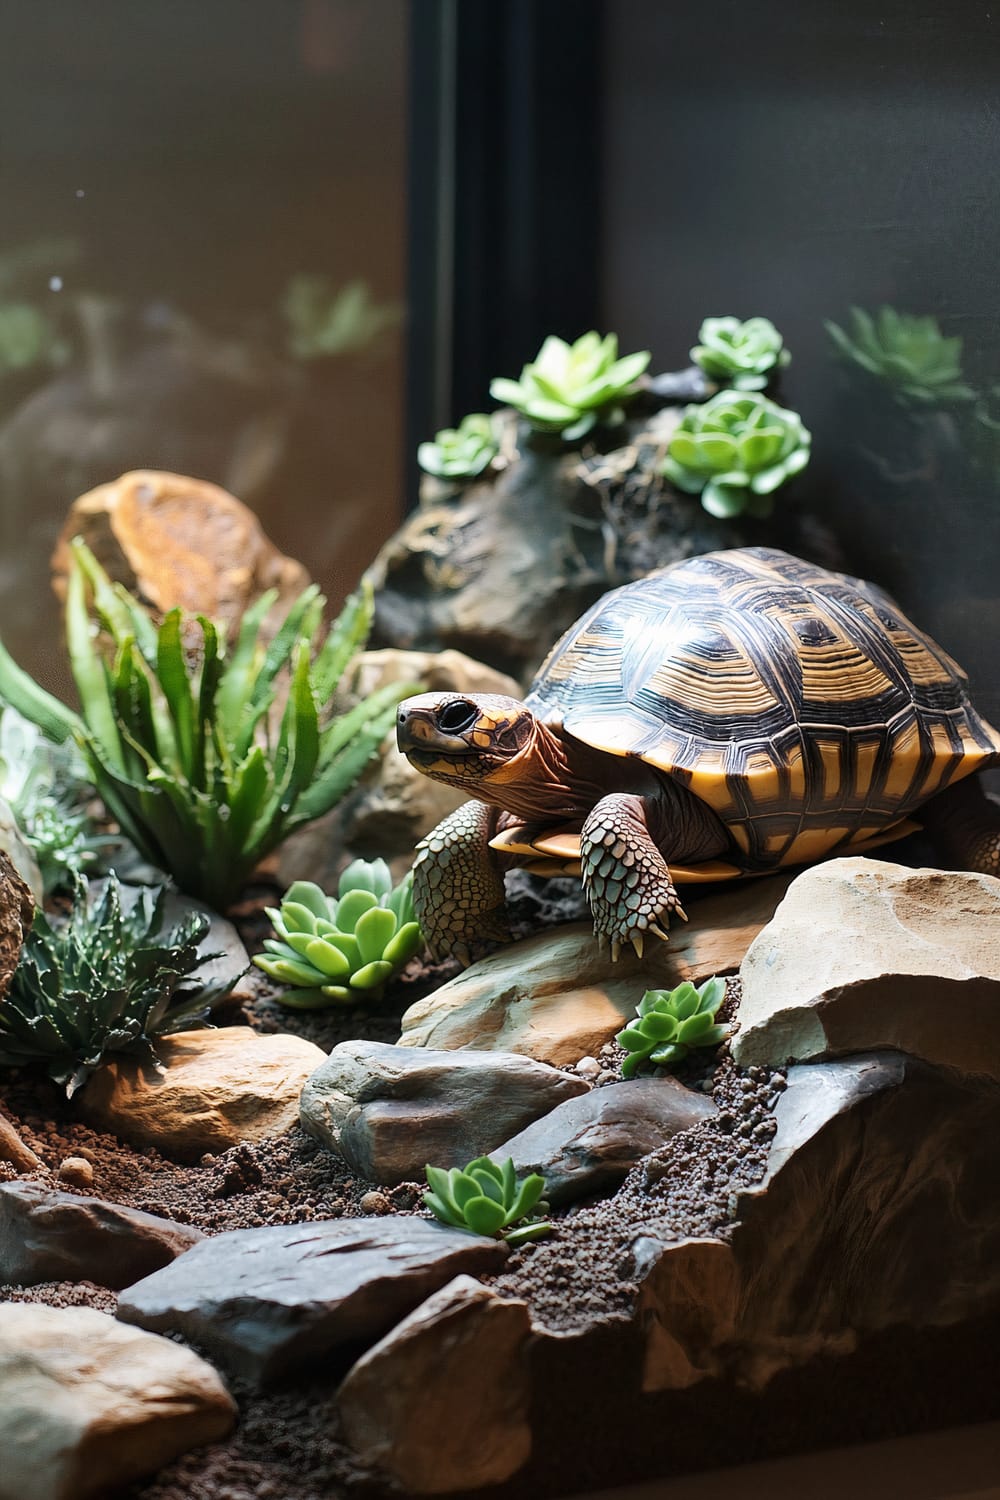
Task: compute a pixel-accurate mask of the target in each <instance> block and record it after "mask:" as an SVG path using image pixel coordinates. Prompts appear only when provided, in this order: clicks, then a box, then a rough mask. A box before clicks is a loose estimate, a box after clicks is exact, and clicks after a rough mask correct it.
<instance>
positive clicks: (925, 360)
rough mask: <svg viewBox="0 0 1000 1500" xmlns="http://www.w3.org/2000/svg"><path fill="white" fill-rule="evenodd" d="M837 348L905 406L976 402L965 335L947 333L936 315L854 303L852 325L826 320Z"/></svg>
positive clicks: (844, 356)
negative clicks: (968, 379)
mask: <svg viewBox="0 0 1000 1500" xmlns="http://www.w3.org/2000/svg"><path fill="white" fill-rule="evenodd" d="M825 327H826V331H827V333H828V334H829V335H830V337H831V339H832V340H833V342H834V344H835V345H836V348H837V352H838V353H839V354H840V355H842V357H843V358H844V359H846V360H849V361H850V362H851V363H852V364H855V365H857V366H859V367H860V368H861V369H862V370H864V371H865V372H866V373H867V374H869V375H873V376H875V378H876V379H878V380H879V381H881V382H882V383H883V385H885V387H886V389H887V390H888V391H889V392H890V394H891V395H892V397H893V399H894V400H896V401H898V402H899V404H900V405H901V406H908V407H913V406H917V407H920V406H945V405H950V404H951V403H953V402H962V401H972V400H974V399H975V394H976V393H975V391H974V390H973V389H972V387H971V386H968V385H965V384H964V383H963V381H962V340H961V339H960V338H945V337H944V335H943V334H942V332H941V329H940V326H939V324H938V321H937V319H936V318H932V317H916V316H914V315H913V314H911V313H900V312H897V311H896V309H895V308H894V307H881V308H879V310H878V312H877V313H876V314H875V316H874V318H873V317H872V315H871V314H870V313H867V312H865V311H864V309H863V308H860V307H852V308H851V322H850V328H849V330H845V329H843V328H841V327H840V326H839V325H838V324H837V323H827V324H826V325H825Z"/></svg>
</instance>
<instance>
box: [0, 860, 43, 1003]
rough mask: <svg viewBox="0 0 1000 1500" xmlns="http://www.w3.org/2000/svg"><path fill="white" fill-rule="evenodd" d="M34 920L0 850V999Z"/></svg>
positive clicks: (28, 897) (29, 900) (31, 902)
mask: <svg viewBox="0 0 1000 1500" xmlns="http://www.w3.org/2000/svg"><path fill="white" fill-rule="evenodd" d="M34 919H35V899H34V897H33V896H32V894H31V891H30V890H29V889H28V887H27V885H25V883H24V881H23V880H22V879H21V877H20V875H19V874H18V873H17V870H16V869H15V868H14V866H13V864H12V863H11V861H10V859H9V858H8V857H7V855H6V854H4V852H3V850H2V849H0V1000H2V999H3V997H4V995H6V993H7V990H8V989H9V987H10V981H11V979H12V978H13V975H14V970H15V969H16V968H17V961H18V958H19V957H20V954H21V945H22V944H23V942H24V939H25V938H26V936H27V935H28V932H29V931H30V929H31V924H32V922H33V921H34Z"/></svg>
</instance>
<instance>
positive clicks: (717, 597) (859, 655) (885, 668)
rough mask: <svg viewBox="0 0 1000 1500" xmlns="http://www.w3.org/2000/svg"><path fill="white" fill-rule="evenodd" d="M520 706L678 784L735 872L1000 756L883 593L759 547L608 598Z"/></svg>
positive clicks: (852, 827) (875, 834) (850, 844)
mask: <svg viewBox="0 0 1000 1500" xmlns="http://www.w3.org/2000/svg"><path fill="white" fill-rule="evenodd" d="M527 703H528V706H529V707H530V708H531V709H532V710H533V712H534V713H535V714H536V715H537V716H538V717H539V718H540V719H542V720H543V721H544V722H545V723H546V724H548V725H550V726H551V727H553V728H557V727H559V726H562V728H563V730H564V731H566V732H568V734H570V735H572V736H574V737H575V738H576V739H578V740H582V741H584V742H585V743H586V744H588V745H591V746H593V747H595V748H597V749H600V750H605V751H607V752H608V754H610V755H617V756H637V757H639V758H640V759H641V760H643V761H645V762H647V763H648V764H649V765H651V766H655V767H657V768H658V769H659V770H660V771H662V772H665V773H666V774H667V775H669V776H671V777H673V778H675V779H676V780H677V781H679V782H681V783H682V784H683V785H684V786H686V787H688V788H689V789H690V790H691V791H692V792H693V793H694V794H695V795H696V796H697V797H699V798H701V799H702V801H704V802H706V803H707V804H708V805H709V806H710V807H711V808H713V809H714V811H715V812H716V813H717V814H718V815H719V817H720V818H721V820H722V822H723V823H724V824H725V826H726V828H727V829H728V831H729V833H730V835H731V837H732V839H733V845H734V850H733V853H734V858H735V859H736V860H737V861H738V864H739V867H740V870H741V871H744V872H749V871H755V870H766V869H772V868H774V867H775V866H777V865H784V864H798V863H803V862H806V861H810V860H815V859H818V858H821V857H822V856H824V855H827V854H830V853H831V852H833V851H834V850H837V851H838V852H839V851H843V852H847V851H852V852H853V851H854V850H856V849H857V848H858V847H859V846H860V845H862V844H870V843H871V842H873V841H875V842H879V841H882V840H883V839H884V838H885V836H886V833H887V831H888V830H890V829H891V828H892V827H893V825H896V824H899V823H900V822H901V820H903V819H906V818H907V816H908V815H909V814H910V813H911V812H913V811H914V810H915V809H916V808H918V807H919V806H920V805H921V803H923V802H925V801H926V800H927V799H928V798H929V797H931V796H933V795H934V794H935V793H936V792H938V791H941V790H942V789H943V788H944V787H946V786H948V785H949V784H950V783H952V782H955V781H958V780H959V779H960V778H962V777H964V776H968V775H970V774H971V773H972V772H974V771H978V770H981V769H983V768H984V767H987V766H990V765H994V764H997V763H1000V734H998V733H997V731H996V730H995V729H993V728H992V726H991V725H989V724H988V723H986V721H985V720H984V719H982V718H981V717H980V716H979V715H978V714H977V713H976V710H975V709H974V708H973V706H972V704H971V702H970V700H969V696H968V683H967V680H966V677H965V674H964V673H963V672H962V670H961V668H960V667H958V666H957V665H956V663H955V662H953V661H952V659H951V658H950V657H949V656H948V655H947V654H946V653H945V652H944V651H942V650H941V648H940V647H939V646H937V645H935V644H934V642H933V641H931V640H930V639H928V637H927V636H926V635H924V634H923V633H922V632H921V631H919V630H917V629H916V627H915V626H914V625H912V624H911V623H910V621H909V620H908V619H907V618H906V616H905V615H903V614H902V613H901V611H900V609H899V607H898V606H897V605H896V604H895V603H894V602H893V601H892V600H891V599H890V598H889V597H888V596H887V595H886V594H884V593H883V592H882V590H881V589H878V588H876V587H874V586H873V585H872V584H870V583H865V582H863V581H862V580H860V579H857V578H851V577H848V576H846V575H843V574H840V573H831V572H827V571H826V570H825V569H824V568H820V567H816V566H815V565H813V564H811V563H807V562H803V561H801V560H800V559H799V558H795V557H790V556H789V555H788V554H787V553H784V552H778V551H774V550H771V549H768V548H764V547H750V548H745V549H741V550H738V551H730V552H715V553H709V554H707V555H706V556H702V557H695V558H690V559H688V560H686V561H683V562H679V563H675V564H674V565H673V566H671V567H669V568H665V569H663V570H662V571H660V572H657V573H653V574H651V575H649V576H648V577H646V578H642V579H640V580H638V581H637V582H635V583H630V584H626V585H625V586H624V587H623V588H619V589H615V590H614V591H613V592H612V593H609V594H606V595H605V596H604V597H603V598H602V599H600V600H599V601H598V602H597V603H596V604H595V605H594V606H593V608H592V609H591V610H590V611H589V612H588V613H587V614H585V615H584V616H583V618H582V619H581V620H579V621H578V623H577V624H576V625H575V626H573V627H572V629H570V630H569V631H568V632H567V633H566V635H564V636H563V638H562V640H560V641H559V642H558V643H557V645H556V646H554V647H553V649H552V651H551V652H550V653H549V655H548V657H547V658H546V660H545V662H544V663H543V665H542V667H541V669H540V671H539V673H538V676H537V677H536V678H535V681H534V683H533V684H532V688H531V692H530V694H529V696H528V699H527ZM720 873H721V871H720ZM734 873H736V872H735V871H734Z"/></svg>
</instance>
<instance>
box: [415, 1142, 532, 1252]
mask: <svg viewBox="0 0 1000 1500" xmlns="http://www.w3.org/2000/svg"><path fill="white" fill-rule="evenodd" d="M426 1173H427V1182H428V1184H429V1186H430V1192H429V1193H425V1194H424V1202H425V1203H426V1205H427V1207H428V1208H429V1209H430V1211H431V1213H432V1214H433V1215H434V1217H435V1218H436V1219H439V1220H440V1221H441V1223H442V1224H449V1225H451V1227H452V1228H454V1229H465V1230H468V1231H469V1233H470V1234H486V1235H492V1236H493V1238H494V1239H501V1240H506V1241H507V1243H508V1245H523V1244H526V1243H527V1242H528V1241H529V1240H540V1239H541V1238H542V1237H543V1236H544V1235H546V1234H549V1233H550V1231H551V1229H552V1225H551V1224H550V1223H549V1221H548V1220H547V1219H545V1218H540V1217H539V1216H538V1213H536V1212H535V1211H536V1210H538V1211H539V1212H540V1213H542V1214H544V1213H545V1212H546V1210H547V1207H548V1205H547V1204H545V1203H543V1202H542V1201H541V1197H542V1193H543V1192H544V1191H545V1178H544V1177H541V1176H539V1174H538V1173H537V1172H533V1173H532V1174H531V1176H530V1177H525V1178H524V1179H523V1180H522V1181H520V1182H518V1180H517V1177H516V1175H515V1172H514V1160H513V1157H510V1156H508V1158H507V1160H506V1161H505V1162H504V1163H503V1165H502V1166H497V1164H496V1162H493V1161H491V1160H490V1158H489V1157H488V1156H477V1157H476V1160H475V1161H470V1162H469V1165H468V1166H467V1167H461V1168H459V1167H452V1169H451V1171H450V1172H445V1171H444V1170H443V1169H442V1168H441V1167H427V1168H426Z"/></svg>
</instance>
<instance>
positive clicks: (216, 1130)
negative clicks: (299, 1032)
mask: <svg viewBox="0 0 1000 1500" xmlns="http://www.w3.org/2000/svg"><path fill="white" fill-rule="evenodd" d="M156 1050H157V1053H158V1055H159V1057H160V1058H161V1060H162V1061H163V1063H164V1065H165V1067H166V1072H165V1073H157V1072H155V1071H154V1070H153V1069H152V1068H150V1067H148V1066H144V1065H143V1064H142V1063H141V1062H139V1061H138V1060H136V1059H133V1058H130V1057H119V1058H115V1059H113V1060H112V1061H110V1062H107V1063H104V1064H103V1065H102V1066H101V1067H100V1068H98V1069H97V1071H96V1072H95V1073H94V1074H93V1076H92V1077H91V1079H90V1081H89V1082H88V1084H87V1086H86V1088H85V1089H84V1090H83V1091H82V1093H81V1094H80V1096H79V1106H80V1112H81V1114H82V1115H83V1116H84V1117H85V1118H86V1120H87V1122H88V1124H91V1125H93V1126H94V1128H95V1129H98V1130H107V1131H109V1132H110V1133H111V1134H112V1135H117V1136H120V1137H121V1139H122V1140H126V1141H130V1142H131V1143H132V1144H133V1145H136V1146H155V1147H156V1149H157V1150H158V1151H160V1152H162V1153H163V1154H164V1155H165V1156H172V1157H174V1158H176V1159H177V1160H178V1161H197V1160H198V1158H199V1157H200V1156H201V1155H202V1154H203V1153H204V1152H206V1151H211V1152H213V1153H218V1152H220V1151H226V1150H228V1149H229V1147H230V1146H236V1145H238V1144H239V1143H240V1142H241V1141H260V1140H265V1139H266V1138H267V1137H269V1136H275V1135H282V1134H283V1133H284V1132H285V1131H286V1130H290V1129H291V1127H292V1126H293V1125H294V1124H296V1122H297V1121H298V1114H299V1094H300V1093H301V1092H302V1085H303V1084H304V1083H305V1081H306V1079H307V1078H308V1077H309V1074H310V1073H312V1072H313V1070H314V1069H315V1068H316V1067H317V1065H318V1064H319V1063H321V1062H322V1061H323V1060H324V1058H325V1056H326V1054H325V1053H324V1052H323V1050H322V1048H320V1047H317V1046H316V1045H315V1043H313V1042H307V1041H306V1040H305V1039H304V1038H302V1037H297V1036H291V1035H289V1034H288V1033H286V1032H276V1033H274V1034H272V1035H269V1036H261V1035H259V1034H258V1033H257V1032H255V1031H251V1030H250V1028H249V1027H248V1026H226V1027H222V1028H220V1029H219V1030H218V1031H211V1030H205V1031H182V1032H178V1033H177V1034H176V1035H174V1036H167V1037H164V1038H163V1039H162V1040H161V1041H158V1042H157V1048H156Z"/></svg>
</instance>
